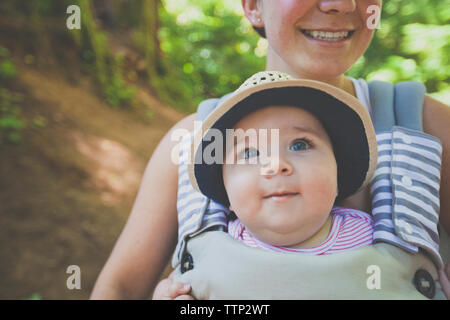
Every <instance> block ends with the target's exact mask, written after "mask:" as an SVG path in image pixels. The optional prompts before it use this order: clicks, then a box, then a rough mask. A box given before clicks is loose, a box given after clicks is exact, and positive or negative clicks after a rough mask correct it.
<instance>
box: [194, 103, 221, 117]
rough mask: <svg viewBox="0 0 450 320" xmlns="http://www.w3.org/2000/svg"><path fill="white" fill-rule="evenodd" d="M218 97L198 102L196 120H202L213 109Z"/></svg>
mask: <svg viewBox="0 0 450 320" xmlns="http://www.w3.org/2000/svg"><path fill="white" fill-rule="evenodd" d="M219 100H220V99H217V98H216V99H207V100H203V101H202V102H200V104H199V105H198V108H197V120H200V121H203V120H205V118H206V117H207V116H208V114H210V113H211V111H213V110H214V109H215V108H216V106H217V103H218V102H219Z"/></svg>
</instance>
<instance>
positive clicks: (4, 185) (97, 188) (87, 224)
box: [0, 66, 184, 299]
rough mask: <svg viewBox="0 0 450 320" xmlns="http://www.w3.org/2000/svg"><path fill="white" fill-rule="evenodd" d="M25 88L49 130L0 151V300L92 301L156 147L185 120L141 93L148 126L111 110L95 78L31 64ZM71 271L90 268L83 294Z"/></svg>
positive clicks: (21, 75) (27, 112)
mask: <svg viewBox="0 0 450 320" xmlns="http://www.w3.org/2000/svg"><path fill="white" fill-rule="evenodd" d="M17 85H18V87H19V88H20V91H21V92H22V93H23V95H24V101H23V102H22V103H21V106H22V110H23V111H22V114H23V115H24V116H25V118H26V119H28V123H32V122H33V119H35V120H36V119H44V122H45V123H46V124H45V126H44V127H43V128H33V127H29V128H27V129H26V130H24V132H23V134H22V136H23V142H22V143H21V144H20V145H18V146H6V147H4V148H3V149H0V157H1V162H0V299H27V298H30V297H31V296H32V295H33V294H37V295H38V296H39V297H40V298H42V299H87V298H88V297H89V294H90V291H91V289H92V286H93V284H94V282H95V280H96V278H97V276H98V274H99V272H100V270H101V268H102V266H103V264H104V263H105V261H106V259H107V257H108V255H109V253H110V251H111V249H112V247H113V245H114V243H115V241H116V239H117V237H118V235H119V233H120V231H121V230H122V228H123V226H124V224H125V222H126V219H127V217H128V214H129V212H130V209H131V207H132V204H133V201H134V197H135V195H136V193H137V190H138V187H139V183H140V179H141V177H142V174H143V171H144V169H145V165H146V163H147V161H148V159H149V157H150V155H151V153H152V151H153V149H154V148H155V147H156V145H157V143H158V142H159V141H160V139H161V138H162V137H163V136H164V134H165V133H166V132H167V131H168V129H169V128H170V127H171V126H172V125H173V124H174V123H176V122H177V121H178V120H180V119H181V118H183V117H184V115H183V114H182V113H180V112H178V111H175V110H173V109H170V108H168V107H166V106H164V105H162V104H161V103H159V102H158V100H157V99H155V98H153V97H152V96H151V95H149V94H148V93H147V92H146V91H144V90H140V91H139V93H138V95H137V96H138V99H139V100H140V101H141V102H142V103H144V104H145V105H147V106H148V107H150V108H151V110H152V113H153V118H152V120H151V121H150V122H146V121H143V120H141V119H139V117H138V116H137V115H136V113H133V112H129V111H126V110H114V109H111V108H110V107H109V106H107V105H106V104H105V103H104V102H102V100H101V99H99V98H98V97H97V95H96V94H95V93H94V92H92V87H93V85H92V83H91V81H90V80H89V79H88V78H83V79H81V80H80V81H77V83H76V84H74V83H71V82H70V81H69V80H68V79H66V78H63V77H62V76H61V75H60V74H58V73H51V72H47V71H46V72H45V73H44V72H42V71H38V70H35V69H32V68H30V67H25V66H21V67H20V70H19V72H18V80H17ZM41 122H42V121H41ZM69 265H78V266H79V267H80V269H81V290H68V289H67V287H66V280H67V278H68V276H69V275H68V274H66V269H67V267H68V266H69Z"/></svg>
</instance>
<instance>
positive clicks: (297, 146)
mask: <svg viewBox="0 0 450 320" xmlns="http://www.w3.org/2000/svg"><path fill="white" fill-rule="evenodd" d="M310 147H311V145H310V143H309V142H308V141H305V140H297V141H295V142H294V143H293V144H292V145H291V146H290V148H289V150H291V151H302V150H307V149H309V148H310Z"/></svg>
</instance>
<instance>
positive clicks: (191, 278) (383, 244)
mask: <svg viewBox="0 0 450 320" xmlns="http://www.w3.org/2000/svg"><path fill="white" fill-rule="evenodd" d="M369 92H370V100H371V101H370V102H371V106H372V120H373V123H374V127H375V130H376V133H377V142H378V166H377V170H376V172H375V175H374V177H373V179H372V181H371V195H372V209H373V210H372V215H373V218H374V244H373V245H371V246H367V247H363V248H359V249H356V250H353V251H347V252H342V253H338V254H331V255H321V256H308V255H287V254H283V253H278V252H268V251H263V250H260V249H255V248H251V247H248V246H246V245H244V244H242V243H240V242H237V241H235V240H233V239H232V238H231V237H230V236H229V235H228V234H227V233H226V232H224V230H225V228H226V217H225V216H226V213H227V209H226V208H223V207H221V206H220V205H219V204H217V203H215V202H213V201H210V200H209V199H207V198H206V197H199V196H197V197H193V196H192V193H191V195H189V194H188V193H186V195H185V193H183V184H185V181H181V182H179V183H180V184H179V194H178V199H179V205H178V209H179V211H181V212H188V213H189V214H183V215H182V216H180V215H179V220H180V221H183V223H184V224H183V225H184V226H186V227H183V228H181V229H180V230H179V236H180V241H179V243H178V246H177V249H176V251H175V254H174V257H173V261H172V265H173V267H177V270H178V272H177V275H176V280H178V281H181V282H184V283H189V284H191V286H192V295H193V296H194V297H195V298H197V299H445V295H444V293H443V292H442V289H441V286H440V284H439V281H438V271H437V270H438V269H441V268H442V267H443V261H442V258H441V256H440V255H439V250H438V249H439V234H438V230H437V224H438V213H439V184H440V167H441V154H442V147H441V144H440V142H439V140H438V139H436V138H435V137H432V136H430V135H428V134H425V133H424V132H423V129H422V106H423V101H424V94H425V88H424V86H423V84H422V83H417V82H402V83H398V84H396V85H392V84H390V83H386V82H380V81H373V82H371V83H369ZM226 97H227V96H224V97H222V98H221V99H225V98H226ZM219 101H220V99H210V100H206V101H204V102H202V103H201V104H200V105H199V108H198V110H197V115H198V119H199V120H203V119H205V117H206V116H207V115H208V114H209V112H210V111H211V110H213V109H214V108H215V106H216V105H217V104H218V103H219ZM188 140H189V138H187V141H188ZM185 143H186V145H187V144H188V143H187V142H185ZM181 158H182V160H181V161H182V162H183V155H181ZM184 159H185V155H184ZM182 162H181V163H180V172H179V174H180V175H182V174H184V172H182V171H183V170H185V169H183V166H182ZM189 197H191V198H189ZM188 206H193V207H197V208H199V209H198V210H192V211H189V210H185V209H186V207H188Z"/></svg>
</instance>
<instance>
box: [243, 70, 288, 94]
mask: <svg viewBox="0 0 450 320" xmlns="http://www.w3.org/2000/svg"><path fill="white" fill-rule="evenodd" d="M285 80H294V78H293V77H291V76H290V75H288V74H287V73H284V72H279V71H261V72H258V73H255V74H254V75H252V76H251V77H250V78H248V79H247V80H245V82H244V83H243V84H242V85H241V86H240V87H239V89H238V90H237V91H241V90H244V89H248V88H251V87H255V86H257V85H260V84H263V83H268V82H274V81H285Z"/></svg>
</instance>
